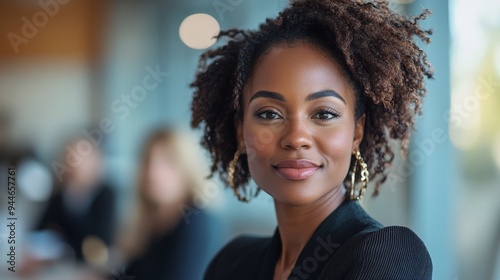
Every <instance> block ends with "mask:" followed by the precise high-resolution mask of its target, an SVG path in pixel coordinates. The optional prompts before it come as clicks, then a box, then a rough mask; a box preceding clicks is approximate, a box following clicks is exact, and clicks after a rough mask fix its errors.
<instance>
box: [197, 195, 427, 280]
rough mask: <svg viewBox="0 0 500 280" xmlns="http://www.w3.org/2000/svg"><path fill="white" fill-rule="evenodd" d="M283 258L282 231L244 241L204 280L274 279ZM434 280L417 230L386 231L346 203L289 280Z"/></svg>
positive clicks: (326, 222) (216, 260)
mask: <svg viewBox="0 0 500 280" xmlns="http://www.w3.org/2000/svg"><path fill="white" fill-rule="evenodd" d="M280 254H281V239H280V235H279V230H278V229H276V231H275V233H274V235H273V236H272V237H271V238H259V237H250V236H242V237H238V238H236V239H234V240H233V241H231V242H230V243H229V244H228V245H226V246H225V247H224V248H223V249H222V250H221V251H220V252H219V253H218V254H217V256H216V257H215V258H214V259H213V260H212V261H211V263H210V265H209V267H208V269H207V271H206V272H205V278H204V279H206V280H212V279H217V280H225V279H231V280H232V279H252V280H254V279H259V280H266V279H273V275H274V268H275V265H276V262H277V260H278V257H279V255H280ZM431 278H432V262H431V258H430V256H429V253H428V251H427V249H426V247H425V245H424V243H423V242H422V240H420V238H419V237H418V236H417V235H416V234H415V233H414V232H413V231H412V230H410V229H409V228H406V227H401V226H389V227H383V226H382V225H381V224H380V223H379V222H377V221H376V220H374V219H373V218H371V217H370V216H369V215H368V214H367V213H366V212H365V211H364V210H363V208H361V206H360V205H359V203H358V202H357V201H352V200H349V199H346V200H344V202H342V204H341V205H340V206H339V207H338V208H337V209H335V210H334V211H333V212H332V213H331V214H330V215H329V216H328V217H327V218H326V219H325V220H324V221H323V222H322V223H321V224H320V225H319V226H318V228H317V229H316V230H315V232H314V233H313V235H312V237H311V238H310V239H309V241H308V242H307V244H306V246H305V247H304V249H303V250H302V252H301V253H300V255H299V257H298V259H297V262H296V263H295V266H294V269H293V270H292V272H291V273H290V276H289V278H288V279H290V280H292V279H293V280H296V279H329V280H330V279H384V280H387V279H405V280H407V279H418V280H425V279H431Z"/></svg>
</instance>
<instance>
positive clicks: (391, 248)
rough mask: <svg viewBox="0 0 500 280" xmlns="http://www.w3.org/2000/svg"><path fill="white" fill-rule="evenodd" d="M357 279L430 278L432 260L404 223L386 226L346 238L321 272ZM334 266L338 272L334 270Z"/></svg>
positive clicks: (420, 241)
mask: <svg viewBox="0 0 500 280" xmlns="http://www.w3.org/2000/svg"><path fill="white" fill-rule="evenodd" d="M338 267H342V268H344V269H342V271H343V272H342V273H343V276H344V277H347V278H356V279H431V278H432V260H431V257H430V255H429V252H428V250H427V248H426V246H425V244H424V242H423V241H422V240H421V239H420V237H419V236H418V235H417V234H416V233H415V232H414V231H412V230H411V229H409V228H407V227H403V226H387V227H383V228H380V229H377V230H374V231H370V232H365V233H363V234H360V235H358V236H355V237H353V238H351V239H350V240H349V241H347V242H346V243H345V244H344V245H343V246H342V247H341V248H340V250H339V252H338V254H336V256H335V258H333V259H331V260H330V261H329V264H328V265H327V266H326V268H325V271H324V272H323V274H324V275H332V274H335V275H337V273H338V272H339V270H338ZM335 268H337V273H335V272H334V270H335Z"/></svg>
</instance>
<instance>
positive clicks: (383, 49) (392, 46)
mask: <svg viewBox="0 0 500 280" xmlns="http://www.w3.org/2000/svg"><path fill="white" fill-rule="evenodd" d="M428 14H430V11H428V10H424V11H423V12H422V13H421V14H420V15H418V16H417V17H413V18H407V17H405V16H402V15H399V14H397V13H395V12H393V11H391V9H390V8H389V4H388V2H387V1H365V0H329V1H328V0H307V1H292V3H291V4H290V6H289V7H287V8H286V9H284V10H283V11H281V12H280V13H279V15H278V16H277V17H276V18H268V19H266V21H265V22H264V23H263V24H261V25H260V26H259V28H258V29H257V30H252V31H245V30H240V29H230V30H226V31H222V32H220V34H219V35H218V36H217V38H218V39H222V38H227V39H228V40H227V42H226V43H225V44H224V45H222V46H220V47H218V48H215V49H211V50H208V51H206V52H205V53H203V54H202V55H201V57H200V63H199V68H198V71H197V74H196V79H195V80H194V82H193V83H192V84H191V87H192V88H193V89H194V95H193V100H192V104H191V110H192V120H191V126H192V127H193V128H199V127H200V126H202V125H204V135H203V139H202V140H201V144H202V146H203V147H204V148H206V149H207V150H208V151H210V154H211V157H212V166H211V175H210V176H213V175H214V174H215V173H216V172H218V173H219V175H220V177H221V180H222V181H223V182H224V183H226V184H227V183H228V175H227V172H228V168H229V164H230V162H231V160H232V159H233V155H234V154H235V152H236V150H237V149H238V141H237V135H236V126H235V118H242V106H241V100H242V92H243V88H244V87H245V84H246V83H247V81H248V79H249V78H250V76H251V75H252V70H253V67H254V65H255V64H256V62H257V61H258V59H259V58H260V57H261V56H262V55H263V54H265V53H266V52H267V51H268V50H269V49H270V48H271V47H273V46H276V45H278V44H292V43H294V42H308V43H311V44H313V45H314V46H318V47H319V48H320V49H321V50H324V51H325V53H327V54H329V55H330V56H331V57H332V58H334V59H335V60H336V61H337V62H338V63H340V65H341V66H342V68H343V70H344V73H345V76H346V77H347V78H348V80H349V82H350V84H351V85H352V86H353V89H354V91H355V93H356V110H355V114H356V118H359V117H360V116H362V114H363V113H364V114H366V122H365V127H364V137H363V140H362V142H361V144H360V147H359V149H360V152H361V153H362V155H363V157H364V160H365V162H366V163H367V164H368V167H369V171H370V174H371V175H372V178H373V177H375V180H374V181H375V190H374V192H373V196H376V195H377V194H378V193H379V189H380V185H381V183H383V182H384V181H385V180H386V179H387V167H389V166H390V164H391V162H392V160H393V158H394V152H393V150H392V148H391V145H390V143H389V141H390V138H392V139H395V140H397V141H399V142H400V145H401V154H402V156H406V153H407V149H408V143H409V137H410V133H411V132H412V130H413V129H414V122H415V116H416V115H419V114H422V111H421V110H422V99H423V97H424V96H425V94H426V89H425V85H424V79H425V77H424V76H426V77H427V78H432V76H433V69H432V67H431V65H430V63H429V62H428V61H427V57H426V54H425V52H424V51H423V50H422V49H421V48H420V47H419V46H417V44H416V42H415V41H414V39H415V37H418V38H419V39H420V40H422V41H424V42H425V43H429V42H430V39H429V35H431V34H432V31H431V30H423V29H422V28H421V27H420V26H419V25H418V23H419V21H420V20H423V19H425V18H426V17H427V15H428ZM351 162H354V161H353V160H351ZM351 164H352V163H351ZM348 177H349V176H346V179H345V180H344V181H345V185H346V186H347V187H350V180H348ZM249 179H250V173H249V169H248V162H247V156H246V155H242V156H240V157H239V160H238V162H237V164H236V173H235V174H234V178H233V183H234V185H235V187H236V188H237V189H238V190H239V191H243V192H247V190H246V188H247V183H248V181H249Z"/></svg>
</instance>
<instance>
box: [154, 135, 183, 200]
mask: <svg viewBox="0 0 500 280" xmlns="http://www.w3.org/2000/svg"><path fill="white" fill-rule="evenodd" d="M146 176H147V178H146V182H147V183H146V185H145V187H146V195H147V197H148V199H149V200H150V201H152V202H154V203H156V204H158V205H168V204H171V203H178V202H179V201H182V200H183V199H184V196H185V195H186V194H187V188H186V184H185V182H184V179H183V178H184V173H183V170H181V168H180V166H179V165H178V163H177V162H176V161H175V158H174V156H173V155H172V154H171V151H169V149H168V148H167V146H166V145H165V144H164V143H156V144H154V145H153V147H152V148H151V151H150V156H149V164H148V168H147V173H146Z"/></svg>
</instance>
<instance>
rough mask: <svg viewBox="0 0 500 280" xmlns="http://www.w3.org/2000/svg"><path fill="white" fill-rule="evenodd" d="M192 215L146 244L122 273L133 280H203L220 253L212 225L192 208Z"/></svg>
mask: <svg viewBox="0 0 500 280" xmlns="http://www.w3.org/2000/svg"><path fill="white" fill-rule="evenodd" d="M191 209H195V210H194V211H193V213H196V214H193V215H190V216H189V219H188V220H187V221H186V220H184V219H181V220H180V222H179V223H178V224H177V226H176V227H175V229H174V230H172V231H170V232H167V233H165V234H164V235H162V236H159V237H156V238H154V239H152V240H151V241H150V242H149V246H148V247H147V249H146V251H145V252H144V253H143V254H142V255H141V256H139V257H138V258H136V259H135V260H133V261H131V262H130V263H129V264H128V265H127V266H126V268H125V271H124V273H123V275H124V277H125V278H126V277H129V278H127V279H132V278H133V279H134V280H197V279H202V277H203V272H204V271H205V270H206V267H207V266H208V263H209V262H210V259H211V258H212V257H213V256H214V255H215V253H216V252H217V250H218V249H220V247H221V246H220V243H221V242H220V240H219V238H217V237H216V236H214V235H215V233H216V232H217V229H216V228H214V226H215V223H214V222H215V221H214V220H213V219H212V217H211V216H210V215H208V214H207V213H206V212H205V211H203V210H201V209H196V208H194V206H193V207H192V208H191Z"/></svg>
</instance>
